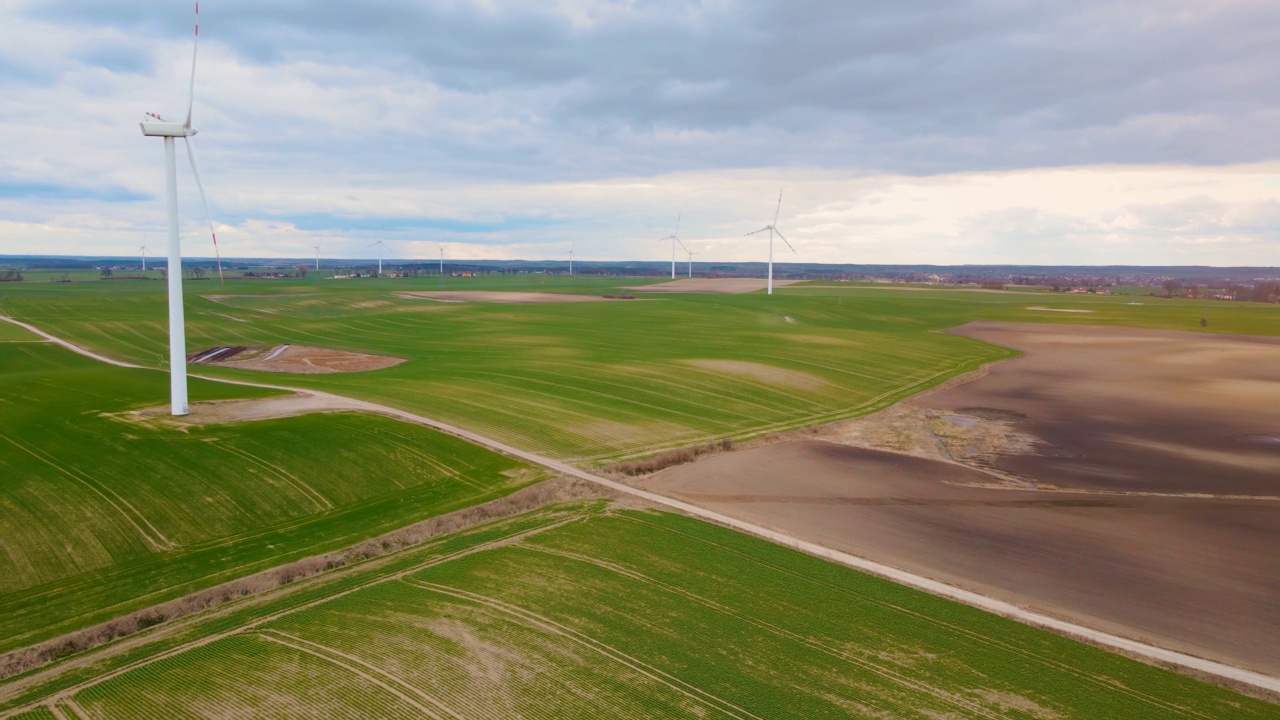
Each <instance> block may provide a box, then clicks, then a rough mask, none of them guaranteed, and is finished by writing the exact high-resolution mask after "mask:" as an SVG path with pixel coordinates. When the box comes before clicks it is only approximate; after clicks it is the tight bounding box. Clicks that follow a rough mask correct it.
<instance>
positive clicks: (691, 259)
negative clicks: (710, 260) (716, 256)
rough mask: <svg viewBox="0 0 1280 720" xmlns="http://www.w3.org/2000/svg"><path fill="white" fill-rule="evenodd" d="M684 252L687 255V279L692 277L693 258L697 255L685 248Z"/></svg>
mask: <svg viewBox="0 0 1280 720" xmlns="http://www.w3.org/2000/svg"><path fill="white" fill-rule="evenodd" d="M682 244H683V243H682ZM684 251H685V252H687V253H689V277H693V256H694V255H697V254H698V253H696V252H694V251H692V250H690V249H689V248H687V247H686V248H685V249H684Z"/></svg>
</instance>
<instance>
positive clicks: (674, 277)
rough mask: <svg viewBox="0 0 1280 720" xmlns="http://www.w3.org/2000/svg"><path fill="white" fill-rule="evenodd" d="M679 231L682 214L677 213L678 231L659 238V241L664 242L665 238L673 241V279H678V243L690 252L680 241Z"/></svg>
mask: <svg viewBox="0 0 1280 720" xmlns="http://www.w3.org/2000/svg"><path fill="white" fill-rule="evenodd" d="M679 233H680V215H676V231H675V232H673V233H671V234H670V235H668V236H666V237H664V238H658V242H662V241H663V240H670V241H671V279H672V280H675V279H676V243H680V247H682V248H684V251H685V252H689V248H687V247H685V246H684V243H683V242H680V238H679V237H677V235H678V234H679Z"/></svg>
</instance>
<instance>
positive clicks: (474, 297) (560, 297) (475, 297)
mask: <svg viewBox="0 0 1280 720" xmlns="http://www.w3.org/2000/svg"><path fill="white" fill-rule="evenodd" d="M396 294H397V295H399V296H400V297H404V298H409V299H415V298H424V299H427V300H438V301H440V302H489V303H512V304H516V305H536V304H541V303H566V302H608V301H610V300H621V299H623V298H606V297H601V296H599V295H569V294H567V293H540V292H504V291H496V290H495V291H488V290H456V291H435V290H413V291H408V292H401V293H396Z"/></svg>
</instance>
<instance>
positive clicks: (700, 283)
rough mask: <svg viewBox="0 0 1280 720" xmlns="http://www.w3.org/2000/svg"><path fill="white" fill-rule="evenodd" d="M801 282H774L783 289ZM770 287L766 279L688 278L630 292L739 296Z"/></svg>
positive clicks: (634, 289)
mask: <svg viewBox="0 0 1280 720" xmlns="http://www.w3.org/2000/svg"><path fill="white" fill-rule="evenodd" d="M797 282H800V281H799V280H777V279H775V280H774V281H773V286H774V287H783V286H785V285H791V284H793V283H797ZM766 287H768V281H767V280H766V279H764V278H686V279H684V280H672V281H671V282H664V283H658V284H657V285H641V286H639V287H629V288H627V289H628V290H633V291H635V292H651V293H713V294H726V295H731V294H738V293H749V292H755V291H757V290H764V289H765V288H766Z"/></svg>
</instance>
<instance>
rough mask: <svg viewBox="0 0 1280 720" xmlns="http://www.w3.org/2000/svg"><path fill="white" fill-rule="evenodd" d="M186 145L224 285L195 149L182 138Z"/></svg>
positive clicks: (188, 141)
mask: <svg viewBox="0 0 1280 720" xmlns="http://www.w3.org/2000/svg"><path fill="white" fill-rule="evenodd" d="M182 142H184V143H186V144H187V159H188V160H190V161H191V174H192V175H194V176H195V177H196V187H197V188H199V189H200V204H201V205H202V206H204V219H205V220H206V221H207V222H208V223H209V237H212V238H213V255H214V257H216V258H218V282H220V283H225V280H224V279H223V277H222V253H220V252H219V251H218V233H216V232H214V231H213V216H212V215H210V214H209V201H208V200H205V197H204V182H202V181H201V180H200V168H199V166H198V165H197V164H196V149H195V147H193V146H192V145H191V138H189V137H184V138H182Z"/></svg>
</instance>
